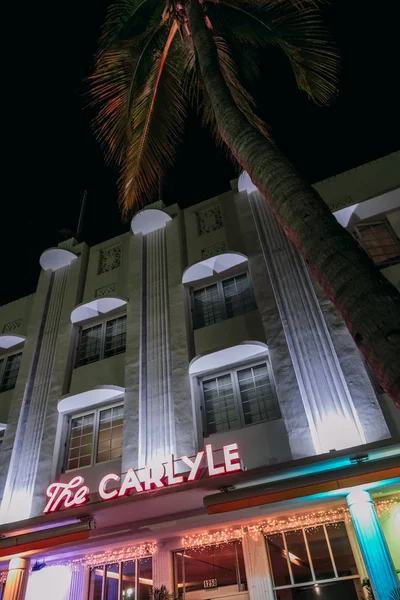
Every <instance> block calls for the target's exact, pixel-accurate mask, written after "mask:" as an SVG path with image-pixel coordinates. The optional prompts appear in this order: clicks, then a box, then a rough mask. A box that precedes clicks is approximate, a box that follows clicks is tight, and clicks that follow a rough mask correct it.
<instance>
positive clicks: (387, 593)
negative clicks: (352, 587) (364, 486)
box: [347, 489, 400, 600]
mask: <svg viewBox="0 0 400 600" xmlns="http://www.w3.org/2000/svg"><path fill="white" fill-rule="evenodd" d="M347 504H348V505H349V508H350V514H351V520H352V523H353V526H354V530H355V532H356V536H357V540H358V543H359V545H360V548H361V553H362V556H363V558H364V562H365V566H366V568H367V572H368V577H369V580H370V582H371V586H372V590H373V592H374V596H375V600H388V599H389V598H391V594H393V593H394V592H395V591H396V590H397V591H398V592H399V591H400V586H399V580H398V578H397V575H396V569H395V567H394V564H393V560H392V557H391V555H390V552H389V549H388V547H387V544H386V540H385V537H384V535H383V531H382V528H381V525H380V523H379V519H378V515H377V514H376V510H375V507H374V504H373V502H372V498H371V495H370V493H369V492H367V491H364V490H361V489H356V490H354V491H353V492H350V494H348V496H347Z"/></svg>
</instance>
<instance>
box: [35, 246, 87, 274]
mask: <svg viewBox="0 0 400 600" xmlns="http://www.w3.org/2000/svg"><path fill="white" fill-rule="evenodd" d="M76 258H78V257H77V256H76V254H74V253H73V252H70V251H69V250H64V249H63V248H48V249H47V250H45V251H44V252H43V253H42V254H41V256H40V258H39V263H40V266H41V267H42V269H43V270H44V271H57V269H61V268H62V267H68V266H69V265H70V264H71V263H72V261H73V260H75V259H76Z"/></svg>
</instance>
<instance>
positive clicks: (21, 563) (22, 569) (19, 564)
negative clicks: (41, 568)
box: [3, 557, 31, 600]
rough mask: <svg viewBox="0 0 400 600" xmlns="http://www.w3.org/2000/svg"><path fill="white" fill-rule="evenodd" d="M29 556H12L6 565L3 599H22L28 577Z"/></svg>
mask: <svg viewBox="0 0 400 600" xmlns="http://www.w3.org/2000/svg"><path fill="white" fill-rule="evenodd" d="M30 564H31V561H30V559H29V558H19V557H16V558H12V559H11V560H10V564H9V567H8V575H7V581H6V587H5V590H4V596H3V600H24V598H25V594H26V588H27V585H28V579H29V568H30Z"/></svg>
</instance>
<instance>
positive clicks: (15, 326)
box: [3, 319, 22, 333]
mask: <svg viewBox="0 0 400 600" xmlns="http://www.w3.org/2000/svg"><path fill="white" fill-rule="evenodd" d="M21 325H22V319H15V321H10V322H9V323H6V324H5V325H4V327H3V333H9V332H10V331H15V330H16V329H19V327H21Z"/></svg>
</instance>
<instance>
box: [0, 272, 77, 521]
mask: <svg viewBox="0 0 400 600" xmlns="http://www.w3.org/2000/svg"><path fill="white" fill-rule="evenodd" d="M69 268H70V267H69V266H66V267H62V268H60V269H58V270H56V271H55V272H53V273H52V274H51V275H50V283H49V288H48V292H47V298H46V303H45V308H44V312H43V317H42V323H41V325H40V329H39V335H38V340H37V344H36V350H35V354H34V358H33V363H32V369H31V374H30V377H29V380H28V385H27V387H26V390H25V397H24V401H23V405H22V410H21V414H20V418H19V423H18V430H17V434H16V439H15V443H14V449H13V454H12V458H11V463H10V468H9V471H8V476H7V482H6V487H5V492H4V496H3V502H2V506H1V515H2V521H3V522H8V521H14V520H21V519H24V518H28V517H29V516H30V511H31V506H32V498H33V491H34V484H35V479H36V473H37V468H38V461H39V453H40V445H41V441H42V436H43V426H44V422H45V413H46V408H47V401H48V395H49V390H50V384H51V375H52V370H53V363H54V356H55V350H56V344H57V336H58V329H59V324H60V318H61V309H62V303H63V300H64V293H65V288H66V284H67V278H68V273H69Z"/></svg>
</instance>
